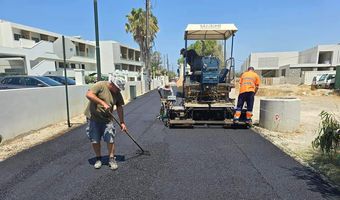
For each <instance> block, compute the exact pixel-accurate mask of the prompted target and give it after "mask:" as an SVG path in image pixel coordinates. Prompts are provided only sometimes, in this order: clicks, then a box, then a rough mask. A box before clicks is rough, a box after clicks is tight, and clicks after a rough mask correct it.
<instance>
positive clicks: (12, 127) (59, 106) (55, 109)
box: [0, 80, 162, 140]
mask: <svg viewBox="0 0 340 200" xmlns="http://www.w3.org/2000/svg"><path fill="white" fill-rule="evenodd" d="M161 83H162V81H161V80H154V81H153V89H155V88H157V87H158V86H161ZM131 85H133V86H136V96H140V95H142V94H143V92H142V83H141V81H130V82H127V83H126V85H125V90H124V91H122V95H123V97H124V100H125V101H129V100H132V99H131V97H130V86H131ZM89 87H90V86H89V85H76V86H69V106H70V116H71V117H72V116H77V115H80V114H82V113H83V112H84V110H85V108H86V106H87V103H88V100H87V99H86V97H85V95H86V92H87V90H88V88H89ZM65 98H66V97H65V87H63V86H60V87H46V88H30V89H17V90H0V110H1V112H0V135H2V137H3V139H4V140H8V139H11V138H14V137H16V136H18V135H20V134H23V133H27V132H29V131H32V130H37V129H40V128H43V127H46V126H49V125H51V124H55V123H58V122H61V121H65V122H66V120H67V117H66V99H65ZM71 123H72V121H71Z"/></svg>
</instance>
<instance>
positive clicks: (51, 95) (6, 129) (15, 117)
mask: <svg viewBox="0 0 340 200" xmlns="http://www.w3.org/2000/svg"><path fill="white" fill-rule="evenodd" d="M87 89H88V86H70V87H69V105H70V115H71V116H76V115H79V114H81V113H83V112H84V109H85V107H86V105H87V102H88V100H87V99H86V97H85V93H86V91H87ZM0 97H1V98H0V110H1V112H0V124H1V126H0V134H1V135H2V136H3V139H4V140H7V139H11V138H13V137H15V136H18V135H20V134H22V133H26V132H29V131H32V130H36V129H40V128H42V127H45V126H48V125H51V124H54V123H58V122H61V121H66V103H65V101H66V100H65V88H64V87H62V86H60V87H46V88H32V89H18V90H1V91H0Z"/></svg>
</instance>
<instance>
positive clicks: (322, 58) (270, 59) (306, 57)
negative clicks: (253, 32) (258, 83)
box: [241, 44, 340, 84]
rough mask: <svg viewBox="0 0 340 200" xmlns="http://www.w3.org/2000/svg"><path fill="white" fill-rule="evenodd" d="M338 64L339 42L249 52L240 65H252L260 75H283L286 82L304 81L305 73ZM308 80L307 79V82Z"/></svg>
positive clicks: (329, 68) (317, 71)
mask: <svg viewBox="0 0 340 200" xmlns="http://www.w3.org/2000/svg"><path fill="white" fill-rule="evenodd" d="M338 65H340V44H333V45H317V46H315V47H313V48H310V49H307V50H304V51H300V52H299V51H292V52H265V53H251V54H250V55H249V57H248V58H247V59H246V60H245V61H244V63H243V64H242V66H241V69H242V71H245V70H246V69H247V68H248V67H249V66H253V67H254V68H255V71H256V72H257V73H258V74H259V75H261V76H262V77H284V78H285V82H286V83H296V84H298V83H305V82H304V79H305V77H304V76H305V74H308V73H309V72H313V73H314V74H318V73H325V72H326V71H333V70H335V68H336V66H338ZM309 81H310V80H309V79H308V82H309Z"/></svg>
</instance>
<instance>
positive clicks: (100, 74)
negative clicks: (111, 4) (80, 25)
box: [93, 0, 102, 81]
mask: <svg viewBox="0 0 340 200" xmlns="http://www.w3.org/2000/svg"><path fill="white" fill-rule="evenodd" d="M93 7H94V26H95V32H96V58H97V81H100V80H101V76H102V73H101V69H100V48H99V28H98V8H97V0H93Z"/></svg>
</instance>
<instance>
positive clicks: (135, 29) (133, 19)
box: [125, 8, 159, 63]
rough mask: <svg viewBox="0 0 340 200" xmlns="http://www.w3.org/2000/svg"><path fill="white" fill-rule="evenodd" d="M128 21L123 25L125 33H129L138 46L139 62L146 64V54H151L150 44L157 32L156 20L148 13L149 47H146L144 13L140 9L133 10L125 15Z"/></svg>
mask: <svg viewBox="0 0 340 200" xmlns="http://www.w3.org/2000/svg"><path fill="white" fill-rule="evenodd" d="M126 18H127V20H128V22H127V23H125V31H126V32H127V33H131V34H132V36H133V39H134V40H135V41H136V42H137V44H138V45H139V48H140V50H141V60H142V61H143V62H144V63H146V53H147V52H151V48H152V44H153V42H154V40H155V38H156V34H157V32H158V31H159V27H158V21H157V18H156V17H155V16H154V15H153V14H152V13H151V12H150V17H149V46H147V45H146V40H145V39H146V12H145V10H143V9H142V8H138V9H135V8H133V9H132V10H131V12H130V13H129V14H128V15H126Z"/></svg>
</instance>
